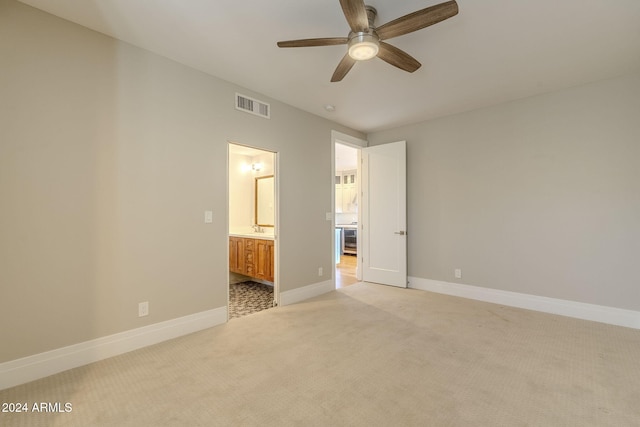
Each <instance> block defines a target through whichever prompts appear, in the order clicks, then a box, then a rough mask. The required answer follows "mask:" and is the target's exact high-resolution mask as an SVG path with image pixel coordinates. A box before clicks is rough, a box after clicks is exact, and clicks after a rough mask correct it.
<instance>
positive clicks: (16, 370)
mask: <svg viewBox="0 0 640 427" xmlns="http://www.w3.org/2000/svg"><path fill="white" fill-rule="evenodd" d="M226 321H227V307H226V306H225V307H219V308H216V309H213V310H208V311H203V312H200V313H195V314H191V315H188V316H184V317H179V318H177V319H172V320H167V321H164V322H160V323H154V324H153V325H148V326H143V327H141V328H136V329H132V330H129V331H125V332H120V333H117V334H114V335H109V336H106V337H102V338H97V339H94V340H91V341H85V342H81V343H78V344H74V345H70V346H68V347H63V348H58V349H55V350H51V351H47V352H45V353H39V354H34V355H32V356H27V357H23V358H21V359H16V360H11V361H9V362H4V363H0V390H2V389H5V388H9V387H13V386H16V385H19V384H24V383H26V382H29V381H33V380H37V379H39V378H44V377H47V376H49V375H53V374H57V373H58V372H62V371H66V370H68V369H72V368H77V367H78V366H82V365H86V364H89V363H93V362H97V361H99V360H103V359H106V358H109V357H113V356H117V355H119V354H123V353H127V352H129V351H132V350H137V349H139V348H142V347H146V346H149V345H152V344H157V343H159V342H162V341H166V340H169V339H172V338H176V337H179V336H182V335H187V334H190V333H193V332H197V331H199V330H202V329H206V328H210V327H213V326H216V325H219V324H222V323H225V322H226Z"/></svg>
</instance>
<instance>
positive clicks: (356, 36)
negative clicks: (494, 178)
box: [348, 5, 380, 61]
mask: <svg viewBox="0 0 640 427" xmlns="http://www.w3.org/2000/svg"><path fill="white" fill-rule="evenodd" d="M365 9H366V10H367V19H368V21H369V28H368V29H367V31H360V32H357V33H354V32H353V31H351V32H350V33H349V43H348V49H349V56H350V57H351V58H353V59H355V60H356V61H366V60H367V59H371V58H375V57H376V55H377V54H378V50H379V48H380V37H378V34H377V33H376V29H375V26H374V22H375V19H376V15H377V14H378V11H377V10H376V9H375V8H374V7H373V6H368V5H366V6H365Z"/></svg>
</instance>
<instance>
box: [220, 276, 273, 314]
mask: <svg viewBox="0 0 640 427" xmlns="http://www.w3.org/2000/svg"><path fill="white" fill-rule="evenodd" d="M271 307H273V286H269V285H265V284H262V283H258V282H253V281H246V282H240V283H233V284H230V285H229V319H235V318H238V317H242V316H246V315H248V314H252V313H256V312H258V311H262V310H266V309H269V308H271Z"/></svg>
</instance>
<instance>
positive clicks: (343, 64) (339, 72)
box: [331, 53, 356, 82]
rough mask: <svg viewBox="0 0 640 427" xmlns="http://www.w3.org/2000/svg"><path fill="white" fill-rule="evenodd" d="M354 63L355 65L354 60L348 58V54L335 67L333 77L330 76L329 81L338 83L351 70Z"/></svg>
mask: <svg viewBox="0 0 640 427" xmlns="http://www.w3.org/2000/svg"><path fill="white" fill-rule="evenodd" d="M355 63H356V60H355V59H353V58H352V57H350V56H349V54H348V53H347V54H346V55H345V56H344V57H343V58H342V60H341V61H340V63H339V64H338V66H337V67H336V70H335V71H334V72H333V76H331V81H332V82H339V81H340V80H342V79H343V78H344V76H346V75H347V73H348V72H349V70H351V68H352V67H353V65H354V64H355Z"/></svg>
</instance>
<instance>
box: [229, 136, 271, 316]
mask: <svg viewBox="0 0 640 427" xmlns="http://www.w3.org/2000/svg"><path fill="white" fill-rule="evenodd" d="M231 145H238V146H241V147H247V148H252V149H254V150H260V151H263V152H266V153H272V154H273V174H274V182H273V184H274V186H275V188H274V199H275V200H274V208H275V215H274V227H273V250H274V260H273V263H274V267H273V268H274V269H275V272H274V275H273V300H274V304H275V305H276V306H278V305H280V286H279V283H280V243H279V240H280V236H279V230H280V152H279V151H272V150H269V149H266V148H263V147H259V146H256V145H250V144H244V143H241V142H238V141H234V140H231V139H228V140H227V162H226V164H227V174H226V189H225V191H226V211H225V218H226V233H225V236H226V238H227V244H226V245H225V247H226V250H225V252H226V254H227V255H226V258H225V263H226V264H227V266H228V264H229V223H230V222H231V220H230V218H229V154H230V146H231ZM226 283H227V305H226V307H227V322H228V321H229V274H228V272H227V281H226Z"/></svg>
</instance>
